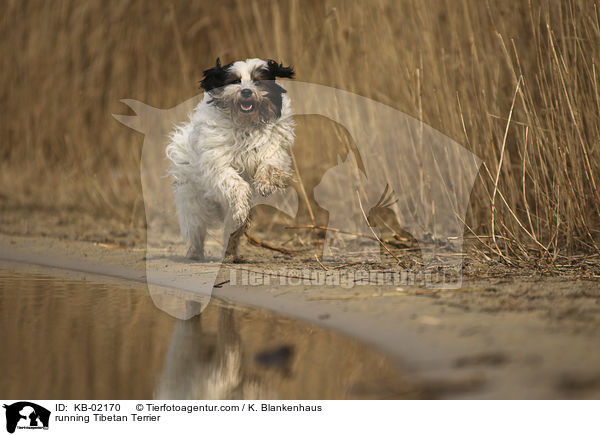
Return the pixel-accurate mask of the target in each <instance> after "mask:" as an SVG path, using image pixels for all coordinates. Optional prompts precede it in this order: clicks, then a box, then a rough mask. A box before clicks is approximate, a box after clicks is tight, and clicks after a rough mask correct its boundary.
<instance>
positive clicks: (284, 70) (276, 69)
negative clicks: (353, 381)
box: [267, 59, 295, 79]
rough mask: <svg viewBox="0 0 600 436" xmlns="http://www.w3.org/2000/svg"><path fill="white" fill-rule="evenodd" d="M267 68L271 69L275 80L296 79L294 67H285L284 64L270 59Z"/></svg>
mask: <svg viewBox="0 0 600 436" xmlns="http://www.w3.org/2000/svg"><path fill="white" fill-rule="evenodd" d="M267 66H268V68H269V72H270V73H271V75H272V76H273V79H275V77H286V78H288V79H293V78H294V74H295V73H294V67H292V66H291V65H290V66H289V67H284V66H283V64H278V63H277V62H275V61H274V60H273V59H269V60H268V61H267Z"/></svg>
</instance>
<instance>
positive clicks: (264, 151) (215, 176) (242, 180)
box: [166, 59, 294, 260]
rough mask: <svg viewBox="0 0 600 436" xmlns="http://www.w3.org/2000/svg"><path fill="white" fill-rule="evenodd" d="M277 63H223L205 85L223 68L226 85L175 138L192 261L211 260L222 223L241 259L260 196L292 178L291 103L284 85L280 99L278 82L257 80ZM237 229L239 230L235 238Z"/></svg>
mask: <svg viewBox="0 0 600 436" xmlns="http://www.w3.org/2000/svg"><path fill="white" fill-rule="evenodd" d="M272 65H273V64H272V61H269V63H267V62H266V61H263V60H260V59H248V60H246V61H240V62H235V63H234V64H230V65H228V66H225V67H223V68H221V66H220V64H219V62H218V61H217V69H212V70H207V71H205V81H206V80H207V77H208V76H209V74H212V73H214V71H215V70H216V71H217V73H215V74H221V75H220V76H219V77H218V80H221V81H222V82H223V86H218V87H214V88H211V89H207V88H209V87H208V86H205V89H206V92H205V94H204V98H203V100H202V101H201V102H200V103H199V104H198V106H196V108H195V109H194V111H193V113H192V114H191V115H190V118H189V121H188V122H186V123H185V124H183V125H181V126H179V127H177V128H176V129H175V130H174V131H173V132H172V134H171V136H170V141H171V142H170V143H169V144H168V146H167V148H166V153H167V157H168V158H169V159H170V161H171V174H172V175H173V177H174V178H175V182H174V194H175V200H176V205H177V213H178V217H179V224H180V228H181V234H182V236H183V237H184V239H185V240H186V241H188V242H189V243H190V250H189V251H188V257H189V258H190V259H195V260H203V259H204V240H205V238H206V234H207V230H208V229H209V228H211V227H213V226H216V225H218V224H221V225H223V224H224V225H225V239H226V240H227V239H228V240H229V241H228V244H224V246H225V247H227V249H226V255H227V256H228V257H230V256H232V257H234V258H235V257H237V242H238V239H239V237H240V235H241V234H242V233H243V232H244V231H245V229H246V227H247V225H248V222H249V213H250V209H251V207H252V204H251V199H252V197H253V196H254V193H255V192H256V193H258V194H260V195H263V196H266V195H269V194H270V193H272V192H273V191H275V190H276V189H282V188H284V187H285V186H286V184H287V182H288V180H289V178H290V177H291V173H292V164H291V157H290V149H291V147H292V145H293V143H294V120H293V117H292V115H293V114H292V108H291V104H290V99H289V98H288V97H287V95H285V90H284V89H283V88H281V87H279V86H278V85H276V89H275V91H276V92H277V95H276V98H274V99H273V83H274V81H272V80H269V81H265V82H264V84H263V82H261V81H260V80H255V79H256V78H257V77H265V72H268V69H269V66H272ZM275 65H276V64H275ZM276 67H277V66H276ZM290 71H291V69H290ZM291 74H293V73H291ZM266 77H271V76H268V75H267V76H266ZM273 79H274V77H273ZM203 86H204V82H203ZM273 100H275V102H273ZM279 105H280V108H279ZM248 108H250V109H249V111H248ZM264 108H267V109H269V110H263V109H264ZM278 109H280V115H279V116H278V112H279V110H278ZM236 229H237V230H236ZM231 230H236V231H235V232H233V233H232V234H231V237H229V233H230V231H231Z"/></svg>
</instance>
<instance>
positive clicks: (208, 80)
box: [200, 58, 231, 91]
mask: <svg viewBox="0 0 600 436" xmlns="http://www.w3.org/2000/svg"><path fill="white" fill-rule="evenodd" d="M230 65H231V64H228V65H225V66H224V67H222V66H221V59H220V58H217V65H216V66H215V67H214V68H209V69H208V70H204V72H203V73H204V78H203V79H202V81H201V82H200V87H201V88H202V89H204V90H205V91H211V90H213V89H216V88H222V87H223V86H225V81H226V79H227V68H229V66H230Z"/></svg>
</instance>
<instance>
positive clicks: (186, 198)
mask: <svg viewBox="0 0 600 436" xmlns="http://www.w3.org/2000/svg"><path fill="white" fill-rule="evenodd" d="M174 194H175V201H176V203H177V215H178V217H179V227H180V230H181V235H182V236H183V238H184V239H185V240H186V241H188V242H189V243H190V248H189V250H188V252H187V255H186V258H188V259H189V260H195V261H203V260H205V257H204V240H205V239H206V217H205V208H206V205H204V207H203V204H202V201H201V200H200V199H201V198H202V197H201V196H199V195H198V190H197V188H196V187H195V186H193V185H191V184H179V185H175V191H174ZM199 197H200V199H199Z"/></svg>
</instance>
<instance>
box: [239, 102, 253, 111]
mask: <svg viewBox="0 0 600 436" xmlns="http://www.w3.org/2000/svg"><path fill="white" fill-rule="evenodd" d="M240 106H241V107H242V109H243V110H245V111H249V110H250V109H252V103H242V104H241V105H240Z"/></svg>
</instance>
